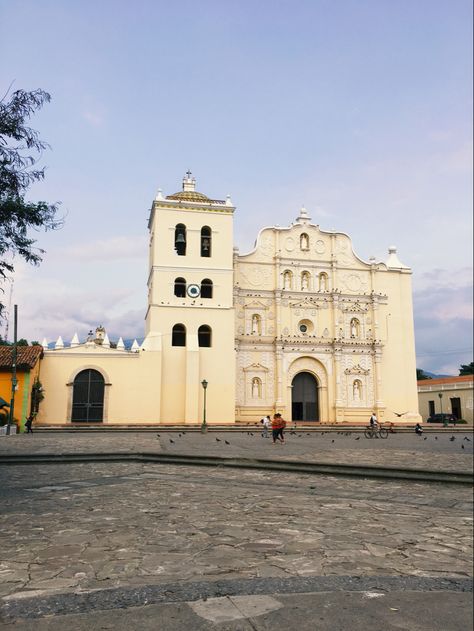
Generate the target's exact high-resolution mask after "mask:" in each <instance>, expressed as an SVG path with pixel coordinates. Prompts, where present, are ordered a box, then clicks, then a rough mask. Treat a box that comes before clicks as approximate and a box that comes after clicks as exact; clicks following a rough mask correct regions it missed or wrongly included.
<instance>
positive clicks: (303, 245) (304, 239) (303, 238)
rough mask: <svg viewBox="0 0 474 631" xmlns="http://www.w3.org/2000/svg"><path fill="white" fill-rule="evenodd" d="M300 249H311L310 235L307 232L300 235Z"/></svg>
mask: <svg viewBox="0 0 474 631" xmlns="http://www.w3.org/2000/svg"><path fill="white" fill-rule="evenodd" d="M300 250H309V237H308V235H307V234H306V232H303V233H302V234H301V235H300Z"/></svg>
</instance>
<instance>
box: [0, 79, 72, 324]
mask: <svg viewBox="0 0 474 631" xmlns="http://www.w3.org/2000/svg"><path fill="white" fill-rule="evenodd" d="M6 98H7V95H6V96H5V97H3V99H1V100H0V278H5V277H6V276H7V274H9V273H12V272H13V271H14V266H13V262H12V260H13V257H14V256H15V255H16V256H19V257H20V258H22V259H24V260H25V261H27V262H28V263H32V264H33V265H39V263H40V262H41V260H42V257H41V255H42V254H44V250H41V249H40V248H37V247H35V243H36V241H35V239H33V238H31V236H29V231H30V230H31V229H33V230H40V229H43V230H55V229H57V228H59V227H60V226H61V225H62V220H61V219H58V218H57V211H58V205H59V204H58V203H54V204H50V203H48V202H45V201H38V202H32V201H28V200H26V199H25V196H26V193H27V191H28V188H29V187H30V186H31V185H32V184H33V183H34V182H38V181H40V180H43V179H44V167H43V168H41V169H40V168H36V164H37V161H38V159H39V157H41V154H42V152H43V151H44V150H45V149H47V148H48V145H47V144H46V143H45V142H43V141H42V140H41V139H40V137H39V135H38V132H37V131H35V130H34V129H31V127H28V125H27V123H28V120H29V118H30V117H31V116H32V114H33V113H34V112H35V111H36V110H39V109H40V108H41V107H42V106H43V104H44V103H47V102H49V101H50V99H51V97H50V95H49V94H48V93H47V92H44V91H43V90H33V91H32V92H26V91H25V90H17V91H16V92H13V94H12V95H11V96H10V98H9V99H8V100H6ZM3 308H4V305H3V304H2V303H1V302H0V314H1V312H2V310H3Z"/></svg>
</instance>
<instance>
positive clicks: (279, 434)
mask: <svg viewBox="0 0 474 631" xmlns="http://www.w3.org/2000/svg"><path fill="white" fill-rule="evenodd" d="M285 427H286V421H285V419H284V418H283V417H282V415H281V414H279V413H277V414H274V415H273V420H272V436H273V444H275V443H276V441H277V440H279V441H280V442H281V443H284V442H285V436H284V434H283V430H284V429H285Z"/></svg>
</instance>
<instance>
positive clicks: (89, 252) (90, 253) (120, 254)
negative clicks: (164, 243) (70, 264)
mask: <svg viewBox="0 0 474 631" xmlns="http://www.w3.org/2000/svg"><path fill="white" fill-rule="evenodd" d="M147 243H148V241H147V237H146V236H144V235H140V236H136V235H134V236H130V237H128V236H116V237H110V238H108V239H98V240H97V241H92V242H89V243H81V244H78V245H73V246H69V247H64V248H60V249H59V250H58V251H57V253H58V254H59V255H60V256H67V257H68V259H69V260H71V259H73V260H77V261H87V262H99V261H102V262H104V261H118V260H125V259H144V258H145V257H146V254H147Z"/></svg>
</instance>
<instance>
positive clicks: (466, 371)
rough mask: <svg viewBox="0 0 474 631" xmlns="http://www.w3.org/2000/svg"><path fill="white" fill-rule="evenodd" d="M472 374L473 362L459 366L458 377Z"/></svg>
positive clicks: (473, 371)
mask: <svg viewBox="0 0 474 631" xmlns="http://www.w3.org/2000/svg"><path fill="white" fill-rule="evenodd" d="M473 374H474V362H471V363H470V364H461V367H460V369H459V376H460V377H462V376H463V375H473Z"/></svg>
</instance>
